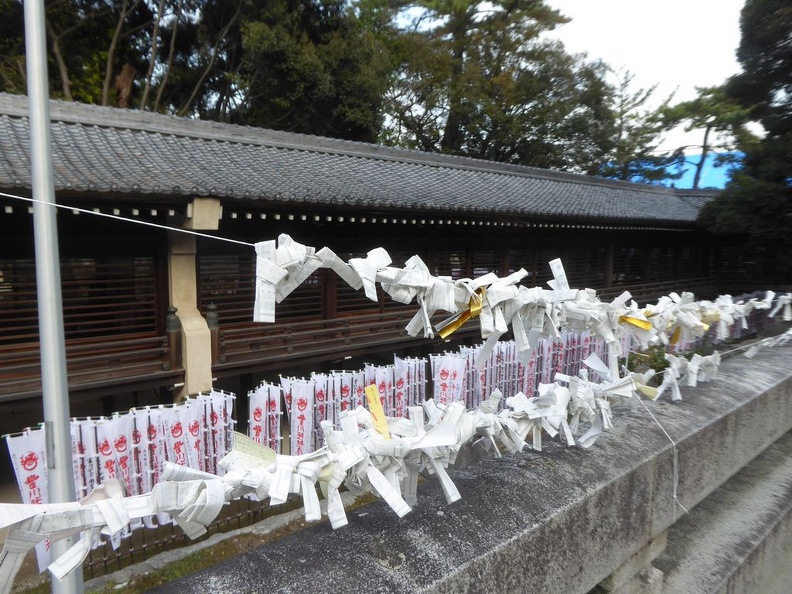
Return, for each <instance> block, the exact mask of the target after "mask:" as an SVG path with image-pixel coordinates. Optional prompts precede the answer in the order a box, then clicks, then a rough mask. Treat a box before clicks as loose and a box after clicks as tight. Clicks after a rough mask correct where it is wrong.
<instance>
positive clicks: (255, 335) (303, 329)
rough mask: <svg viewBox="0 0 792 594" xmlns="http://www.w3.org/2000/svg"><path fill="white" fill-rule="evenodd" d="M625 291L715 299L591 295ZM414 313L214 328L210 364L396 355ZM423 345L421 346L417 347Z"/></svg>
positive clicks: (642, 288) (710, 288) (653, 287)
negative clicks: (390, 351)
mask: <svg viewBox="0 0 792 594" xmlns="http://www.w3.org/2000/svg"><path fill="white" fill-rule="evenodd" d="M625 290H628V291H630V293H631V294H632V295H633V299H635V300H636V301H637V302H638V303H639V304H640V305H644V304H646V303H648V302H651V301H653V300H656V299H657V298H658V297H660V296H662V295H667V294H668V293H670V292H672V291H691V292H693V293H694V294H695V295H696V298H697V299H706V298H711V297H715V296H716V294H717V283H716V280H715V279H714V278H696V279H683V280H678V281H664V282H657V283H647V284H641V285H622V286H618V287H611V288H608V289H604V290H602V291H598V292H597V294H598V295H599V296H600V297H601V298H602V299H612V298H613V297H616V296H618V295H620V294H621V293H622V292H623V291H625ZM416 311H417V307H416V306H414V305H413V306H404V307H398V308H396V307H394V308H393V309H388V310H385V311H383V312H381V313H375V314H366V315H349V316H346V317H339V318H335V319H329V320H305V321H299V322H298V321H287V322H276V323H275V324H272V325H267V324H255V323H252V322H251V323H242V324H239V323H237V324H227V325H226V324H219V323H218V327H216V329H215V330H214V331H213V339H214V341H215V342H214V344H213V354H214V358H213V364H214V366H215V367H216V368H217V369H221V370H222V369H232V368H235V367H250V366H252V365H253V364H255V365H256V367H257V369H260V370H264V369H266V368H273V369H274V368H277V367H278V366H283V364H284V363H286V362H291V363H292V364H295V363H299V364H302V363H308V362H311V361H321V360H332V359H337V358H342V357H345V356H358V355H363V354H366V353H368V352H372V351H374V350H381V351H382V350H387V349H394V350H396V349H399V348H403V347H405V346H408V345H409V346H411V345H414V344H415V342H416V341H417V340H419V339H415V338H409V337H408V336H407V334H406V332H405V331H404V327H405V326H406V325H407V322H409V321H410V319H411V318H412V317H413V315H415V313H416ZM220 313H221V314H222V312H220ZM438 320H439V318H438ZM478 332H479V330H478V326H477V324H475V323H474V322H470V323H468V324H466V325H465V326H463V327H462V328H461V329H460V330H459V331H457V333H456V334H455V336H456V337H457V338H471V337H475V336H477V333H478ZM410 341H411V342H410ZM438 341H439V340H438ZM429 342H431V341H428V340H424V341H423V344H428V343H429Z"/></svg>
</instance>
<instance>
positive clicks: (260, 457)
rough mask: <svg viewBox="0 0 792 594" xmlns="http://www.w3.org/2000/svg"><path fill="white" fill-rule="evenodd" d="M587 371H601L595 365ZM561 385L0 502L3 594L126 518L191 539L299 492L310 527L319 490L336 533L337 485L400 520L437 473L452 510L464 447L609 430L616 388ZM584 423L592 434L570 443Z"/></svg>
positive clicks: (61, 567)
mask: <svg viewBox="0 0 792 594" xmlns="http://www.w3.org/2000/svg"><path fill="white" fill-rule="evenodd" d="M590 363H591V365H592V367H593V368H596V369H599V371H602V372H603V373H605V374H607V373H608V369H607V367H606V366H604V365H603V364H602V363H601V362H600V361H598V360H597V359H596V357H595V358H593V359H591V361H590ZM559 380H563V381H566V382H568V383H569V384H570V388H566V387H563V386H561V385H559V384H549V385H545V386H543V387H542V388H541V390H540V392H541V395H540V396H539V397H537V398H527V397H525V396H524V395H523V394H522V393H519V394H518V395H517V396H515V397H514V398H510V399H509V401H508V402H507V404H508V408H506V409H503V410H500V412H498V409H499V402H500V400H501V394H500V392H498V391H495V392H493V394H492V395H491V396H490V397H489V398H488V399H486V400H485V401H483V402H482V404H481V405H480V406H479V407H478V408H477V409H476V410H473V411H467V410H465V407H464V405H463V404H462V403H461V402H452V403H450V404H447V405H437V404H436V403H435V402H434V400H427V401H426V402H424V405H423V407H419V406H412V407H408V412H409V418H394V417H384V416H383V417H381V420H382V421H383V422H382V423H379V422H378V419H377V418H375V416H374V415H372V413H371V412H369V411H368V410H367V409H365V408H363V407H362V406H358V407H357V408H356V409H354V410H349V411H343V412H341V414H340V420H341V427H342V430H341V431H335V430H334V429H333V424H332V422H331V421H323V422H322V429H323V432H324V435H325V441H326V444H325V446H323V447H322V448H320V449H319V450H317V451H315V452H312V453H310V454H306V455H303V456H288V455H280V454H277V453H276V452H275V451H274V450H272V449H270V448H267V447H265V446H262V445H260V444H258V443H256V442H254V441H253V440H252V439H250V438H248V437H246V436H244V435H241V434H239V433H234V440H233V449H232V450H231V451H230V452H229V453H228V454H227V455H226V456H224V457H223V458H222V459H221V460H220V461H219V462H218V467H219V469H221V470H222V471H224V474H223V476H218V475H215V474H212V473H210V472H205V471H201V470H196V469H192V468H189V467H187V466H180V465H177V464H173V463H171V462H165V463H164V466H163V471H162V474H161V476H160V481H159V482H158V483H157V484H155V485H154V486H153V488H152V490H151V492H150V493H147V494H144V495H136V496H133V497H124V496H123V484H122V483H121V482H119V481H116V480H111V481H107V482H106V483H105V484H104V485H102V486H100V488H98V489H96V490H94V491H93V492H92V493H91V494H90V495H89V496H88V497H86V498H84V499H83V500H81V501H80V502H75V503H64V504H43V505H24V504H0V514H2V515H1V516H0V518H2V519H0V528H6V527H7V528H8V529H9V533H8V538H7V539H6V543H5V548H4V550H3V553H2V557H1V558H0V578H3V581H2V582H0V583H3V584H5V586H4V589H0V593H3V594H5V593H6V592H8V591H10V587H11V584H12V583H13V577H14V575H15V574H16V572H17V571H18V570H19V567H20V565H21V562H22V558H23V557H24V554H25V553H26V552H27V551H28V550H29V549H31V548H32V547H33V546H35V545H36V544H37V543H38V542H40V541H41V540H43V539H44V538H47V537H49V538H50V539H52V540H53V541H54V540H58V539H60V538H63V537H65V536H68V535H70V534H73V533H74V532H75V530H78V531H80V532H81V537H80V540H79V541H78V543H77V544H75V545H74V546H73V547H71V548H70V549H69V550H68V551H67V552H66V553H64V554H63V555H62V556H61V557H59V558H58V559H55V560H54V561H53V562H52V563H51V565H50V566H49V567H48V569H49V570H50V571H51V572H52V575H53V576H54V577H55V578H56V579H59V580H60V579H62V578H63V577H64V576H65V575H66V574H67V573H69V572H70V571H73V570H74V569H75V568H77V567H79V566H80V564H81V563H82V561H83V560H84V559H85V557H86V555H87V554H88V552H89V551H90V550H91V548H92V547H93V546H94V545H95V544H96V542H97V540H98V539H99V537H100V535H105V536H107V537H110V536H113V535H116V534H119V533H120V532H121V531H122V530H123V529H124V528H125V527H126V526H127V525H128V524H129V523H130V522H131V521H135V520H140V519H142V518H144V517H146V516H150V515H152V514H156V513H160V514H169V515H170V516H171V517H172V518H173V519H174V520H175V522H176V523H177V524H178V525H179V526H180V527H181V528H182V529H183V530H184V532H185V533H186V534H187V535H188V536H189V537H190V538H197V537H199V536H201V535H202V534H204V533H205V532H206V527H207V526H208V525H209V524H210V523H211V522H212V521H213V520H214V519H215V518H216V517H217V515H218V513H219V512H220V510H221V508H222V506H223V504H224V503H225V502H226V501H230V500H232V499H236V498H239V497H244V496H254V497H256V498H258V499H261V500H263V499H266V498H269V500H270V505H279V504H282V503H284V502H286V500H287V499H288V497H289V495H290V494H296V495H299V496H301V497H302V499H303V504H304V513H305V518H306V520H308V521H316V520H319V519H321V517H322V508H321V505H320V502H319V498H318V495H317V491H316V485H317V484H318V485H319V488H320V489H321V490H322V492H323V494H324V495H325V502H326V503H325V508H326V513H327V516H328V519H329V521H330V523H331V525H332V526H333V528H340V527H342V526H344V525H346V524H347V517H346V513H345V511H344V506H343V503H342V500H341V497H340V494H339V487H340V486H341V485H342V484H345V485H346V487H347V488H348V489H349V491H350V492H352V493H353V494H355V495H357V494H360V493H362V492H364V491H367V490H372V491H374V492H376V493H377V494H378V495H379V496H380V497H382V499H383V500H384V501H385V502H386V503H387V504H388V505H389V506H390V507H391V509H393V511H394V512H395V513H396V514H397V515H398V516H399V517H402V516H404V515H405V514H407V513H408V512H410V510H411V506H412V505H415V503H416V501H417V487H418V477H419V475H420V474H421V473H426V474H428V475H433V476H436V477H437V479H438V480H439V481H440V484H441V487H442V490H443V493H444V494H445V497H446V500H447V502H448V503H453V502H455V501H457V500H459V499H460V497H461V495H460V493H459V491H458V489H457V488H456V486H455V485H454V483H453V481H452V480H451V478H450V476H449V474H448V472H447V468H448V466H449V465H451V464H454V462H455V461H456V458H457V455H458V453H459V451H460V450H461V448H462V447H464V446H466V445H472V446H479V447H483V449H484V450H486V451H489V452H494V453H495V455H497V456H500V455H501V454H500V452H501V450H505V451H507V452H518V451H521V450H522V449H523V447H525V446H526V443H525V439H526V438H527V437H528V436H529V435H530V436H531V439H532V444H531V445H530V446H529V447H533V448H535V449H537V450H540V449H541V447H542V444H541V431H542V430H544V431H545V432H547V433H548V434H550V435H551V436H555V435H557V434H558V433H559V432H560V433H562V434H563V436H564V438H565V440H566V442H567V444H568V445H570V446H572V445H575V444H577V445H580V446H582V447H590V445H591V444H593V442H594V441H595V440H596V438H597V437H598V436H599V434H600V433H601V432H602V430H603V429H607V428H609V427H610V424H611V413H610V401H611V400H612V399H613V398H614V397H617V398H618V397H621V396H629V394H627V392H625V391H624V390H621V389H615V388H614V385H616V384H614V383H613V382H603V383H602V384H597V383H594V382H589V381H588V380H587V379H586V374H585V373H583V374H582V377H581V378H580V379H579V380H578V378H569V377H565V376H560V377H559ZM376 400H377V402H378V401H379V400H378V398H377V399H376ZM380 412H381V411H380ZM569 418H571V419H572V422H571V423H569V422H567V419H569ZM580 421H586V422H590V423H591V424H592V427H591V429H589V430H588V431H587V432H586V433H585V434H584V435H583V436H581V437H580V438H578V439H576V438H575V436H574V433H575V431H576V430H577V427H578V424H579V423H580Z"/></svg>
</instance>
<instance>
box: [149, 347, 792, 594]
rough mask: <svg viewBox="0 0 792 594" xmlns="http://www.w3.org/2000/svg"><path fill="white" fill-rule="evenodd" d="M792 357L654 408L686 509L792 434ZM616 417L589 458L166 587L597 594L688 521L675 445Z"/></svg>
mask: <svg viewBox="0 0 792 594" xmlns="http://www.w3.org/2000/svg"><path fill="white" fill-rule="evenodd" d="M791 355H792V349H790V348H786V347H781V348H776V349H767V350H765V351H763V352H762V353H761V355H760V357H759V358H757V359H754V360H747V359H744V358H735V359H732V360H729V361H726V362H725V363H724V365H723V367H722V370H721V373H720V375H719V377H718V379H717V380H716V381H715V382H713V383H710V384H705V385H702V386H700V387H698V388H695V389H692V388H691V389H687V390H685V391H684V397H685V400H684V402H682V403H680V404H676V405H672V404H669V403H649V406H650V407H651V410H652V411H653V413H654V414H655V416H656V417H657V419H658V420H659V422H660V423H661V424H662V425H663V427H664V428H665V429H666V431H667V432H668V433H669V434H670V435H671V437H672V438H673V439H674V440H675V442H676V444H677V447H678V450H679V483H678V493H679V498H680V500H681V501H682V503H683V504H684V505H685V507H687V508H688V509H692V508H693V507H694V506H695V505H696V504H697V503H698V502H700V501H701V500H702V499H704V498H705V497H706V496H707V495H709V494H710V493H711V492H712V491H713V490H715V489H716V488H718V487H719V486H720V485H721V484H723V483H724V482H725V481H726V480H727V479H728V478H729V477H731V476H732V475H733V474H735V473H736V472H737V471H739V470H740V469H741V468H742V467H743V466H745V465H746V464H747V463H748V462H749V461H750V460H751V459H752V458H754V457H755V456H757V455H758V454H760V453H761V452H762V451H763V450H764V449H765V448H767V447H768V446H769V445H771V444H773V443H774V442H775V441H776V440H777V439H778V438H780V437H781V436H782V435H784V434H785V433H786V432H787V431H789V430H790V428H792V397H790V395H791V394H792V377H791V376H792V371H790V369H789V367H790V366H789V362H790V356H791ZM615 417H616V419H615V422H616V427H615V428H614V430H613V431H611V432H610V433H609V434H607V435H605V436H604V437H603V438H601V439H600V440H599V441H598V442H597V444H596V445H595V446H594V447H593V448H592V449H591V450H588V451H584V450H580V449H577V448H573V449H569V448H565V447H563V446H561V445H560V444H558V443H551V444H550V445H549V446H548V447H547V448H546V449H545V451H544V452H542V453H533V452H526V453H523V454H520V455H515V456H506V457H504V458H501V459H488V460H483V461H480V462H478V463H476V464H472V465H469V466H466V467H462V468H455V469H452V470H451V472H450V474H451V476H452V478H453V480H454V482H455V483H456V484H457V486H458V488H459V491H460V493H461V494H462V500H461V501H459V502H457V503H455V504H454V505H451V506H448V505H446V503H445V500H444V498H443V496H442V492H441V490H440V488H439V486H438V485H437V484H436V483H435V482H434V481H432V480H431V479H430V480H429V481H427V484H425V485H423V486H422V488H421V489H420V493H419V507H417V508H416V509H415V510H414V511H413V513H411V514H408V515H407V516H406V517H404V518H402V519H399V518H398V517H396V516H395V515H394V514H393V513H392V512H391V511H390V510H389V509H388V508H387V506H386V505H385V504H384V503H382V502H377V503H375V504H372V505H371V506H367V507H365V508H362V509H361V510H358V511H357V512H354V513H352V514H351V517H350V525H349V526H347V527H346V528H344V529H341V530H339V531H335V532H334V531H333V530H332V529H331V528H330V526H329V525H328V524H326V523H322V524H319V525H316V526H313V527H311V528H309V529H307V530H305V531H303V532H300V533H298V534H295V535H293V536H290V537H286V538H283V539H281V540H279V541H277V542H274V543H271V544H268V545H265V546H262V547H260V548H258V549H255V550H253V551H251V552H249V553H246V554H243V555H239V556H238V557H235V558H233V559H231V560H229V561H227V562H224V563H221V564H218V565H217V566H214V567H212V568H209V569H207V570H205V571H201V572H198V573H196V574H193V575H191V576H188V577H186V578H184V579H181V580H177V581H174V582H172V583H170V584H167V585H165V586H162V587H159V588H156V589H154V590H152V591H153V592H161V593H166V592H174V593H179V594H181V593H184V592H198V591H207V590H215V591H217V592H218V593H221V592H222V593H236V592H240V593H241V592H308V591H310V592H393V593H398V592H405V593H407V592H410V593H412V592H448V593H452V592H453V593H460V592H537V593H539V592H541V593H545V592H551V593H553V592H563V593H575V592H588V591H589V590H591V589H592V588H593V587H595V586H596V585H597V584H598V583H599V582H601V581H602V580H604V579H605V578H606V577H607V576H609V575H610V574H612V573H613V572H614V571H615V570H617V569H618V568H619V567H620V566H621V565H622V563H623V562H624V561H626V560H627V559H629V558H630V557H631V556H632V555H634V554H636V553H637V552H639V551H640V550H641V549H642V548H644V546H645V545H646V544H647V543H648V542H649V541H650V540H652V539H653V538H654V537H656V536H658V535H659V534H661V533H662V532H663V531H665V530H666V529H667V528H668V527H669V526H670V525H671V524H673V523H674V522H675V520H676V519H677V514H675V505H674V502H673V499H672V493H673V455H672V451H673V450H672V445H671V443H670V442H669V440H668V438H667V437H666V436H665V435H664V434H663V432H662V431H661V430H660V428H659V427H657V425H655V423H654V421H652V420H651V418H650V417H649V415H648V414H647V413H646V411H644V410H643V409H642V408H637V409H635V410H632V411H631V410H629V409H628V408H623V409H617V411H616V415H615ZM679 515H681V512H680V514H679ZM649 577H651V576H649ZM655 577H656V576H655Z"/></svg>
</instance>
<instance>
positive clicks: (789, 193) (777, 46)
mask: <svg viewBox="0 0 792 594" xmlns="http://www.w3.org/2000/svg"><path fill="white" fill-rule="evenodd" d="M740 27H741V33H742V37H741V41H740V47H739V49H738V52H737V58H738V60H739V61H740V65H741V66H742V70H743V72H742V73H741V74H738V75H736V76H734V77H732V78H731V79H730V80H729V81H728V83H727V85H726V92H727V94H728V95H729V96H731V97H733V98H734V99H735V100H736V101H738V102H739V103H740V105H742V106H743V107H744V108H750V109H751V110H752V113H753V114H754V115H755V116H756V117H758V118H759V121H760V122H761V124H762V126H763V127H764V129H765V131H766V135H765V137H764V138H762V139H760V140H759V141H758V142H757V143H755V144H754V145H753V146H751V147H749V148H748V150H747V151H746V156H745V159H744V161H743V167H742V169H741V170H739V171H737V172H736V173H735V174H733V176H732V179H731V181H730V183H729V184H728V185H727V187H726V188H725V190H724V191H723V192H722V193H721V195H720V196H719V197H718V198H717V199H716V200H714V201H713V202H711V203H710V204H708V205H707V207H706V208H704V209H702V212H701V215H700V220H701V222H702V223H704V224H705V225H707V226H708V227H709V228H710V229H712V230H713V231H715V232H721V233H731V234H734V233H739V234H742V235H743V236H744V237H745V238H746V242H747V243H746V246H747V248H748V249H750V250H751V251H752V253H753V255H754V257H756V258H757V261H758V262H760V263H761V269H762V271H763V272H764V273H765V275H766V277H767V278H768V279H775V280H781V281H786V282H788V281H789V275H790V273H792V69H790V68H789V64H791V63H792V6H790V5H789V2H788V0H747V1H746V3H745V6H744V7H743V10H742V14H741V20H740Z"/></svg>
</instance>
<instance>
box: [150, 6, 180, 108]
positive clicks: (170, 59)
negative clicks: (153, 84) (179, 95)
mask: <svg viewBox="0 0 792 594" xmlns="http://www.w3.org/2000/svg"><path fill="white" fill-rule="evenodd" d="M182 3H183V0H179V3H178V4H177V5H176V19H175V21H174V23H173V35H171V40H170V47H169V48H168V63H167V65H166V66H165V74H163V75H162V80H161V81H160V84H159V88H158V89H157V97H156V98H155V99H154V106H153V107H152V108H151V110H152V111H159V108H160V103H161V102H162V95H163V93H164V92H165V85H167V84H168V77H169V76H170V71H171V68H172V67H173V54H174V52H175V51H176V36H177V35H178V33H179V21H180V20H181V9H182Z"/></svg>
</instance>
